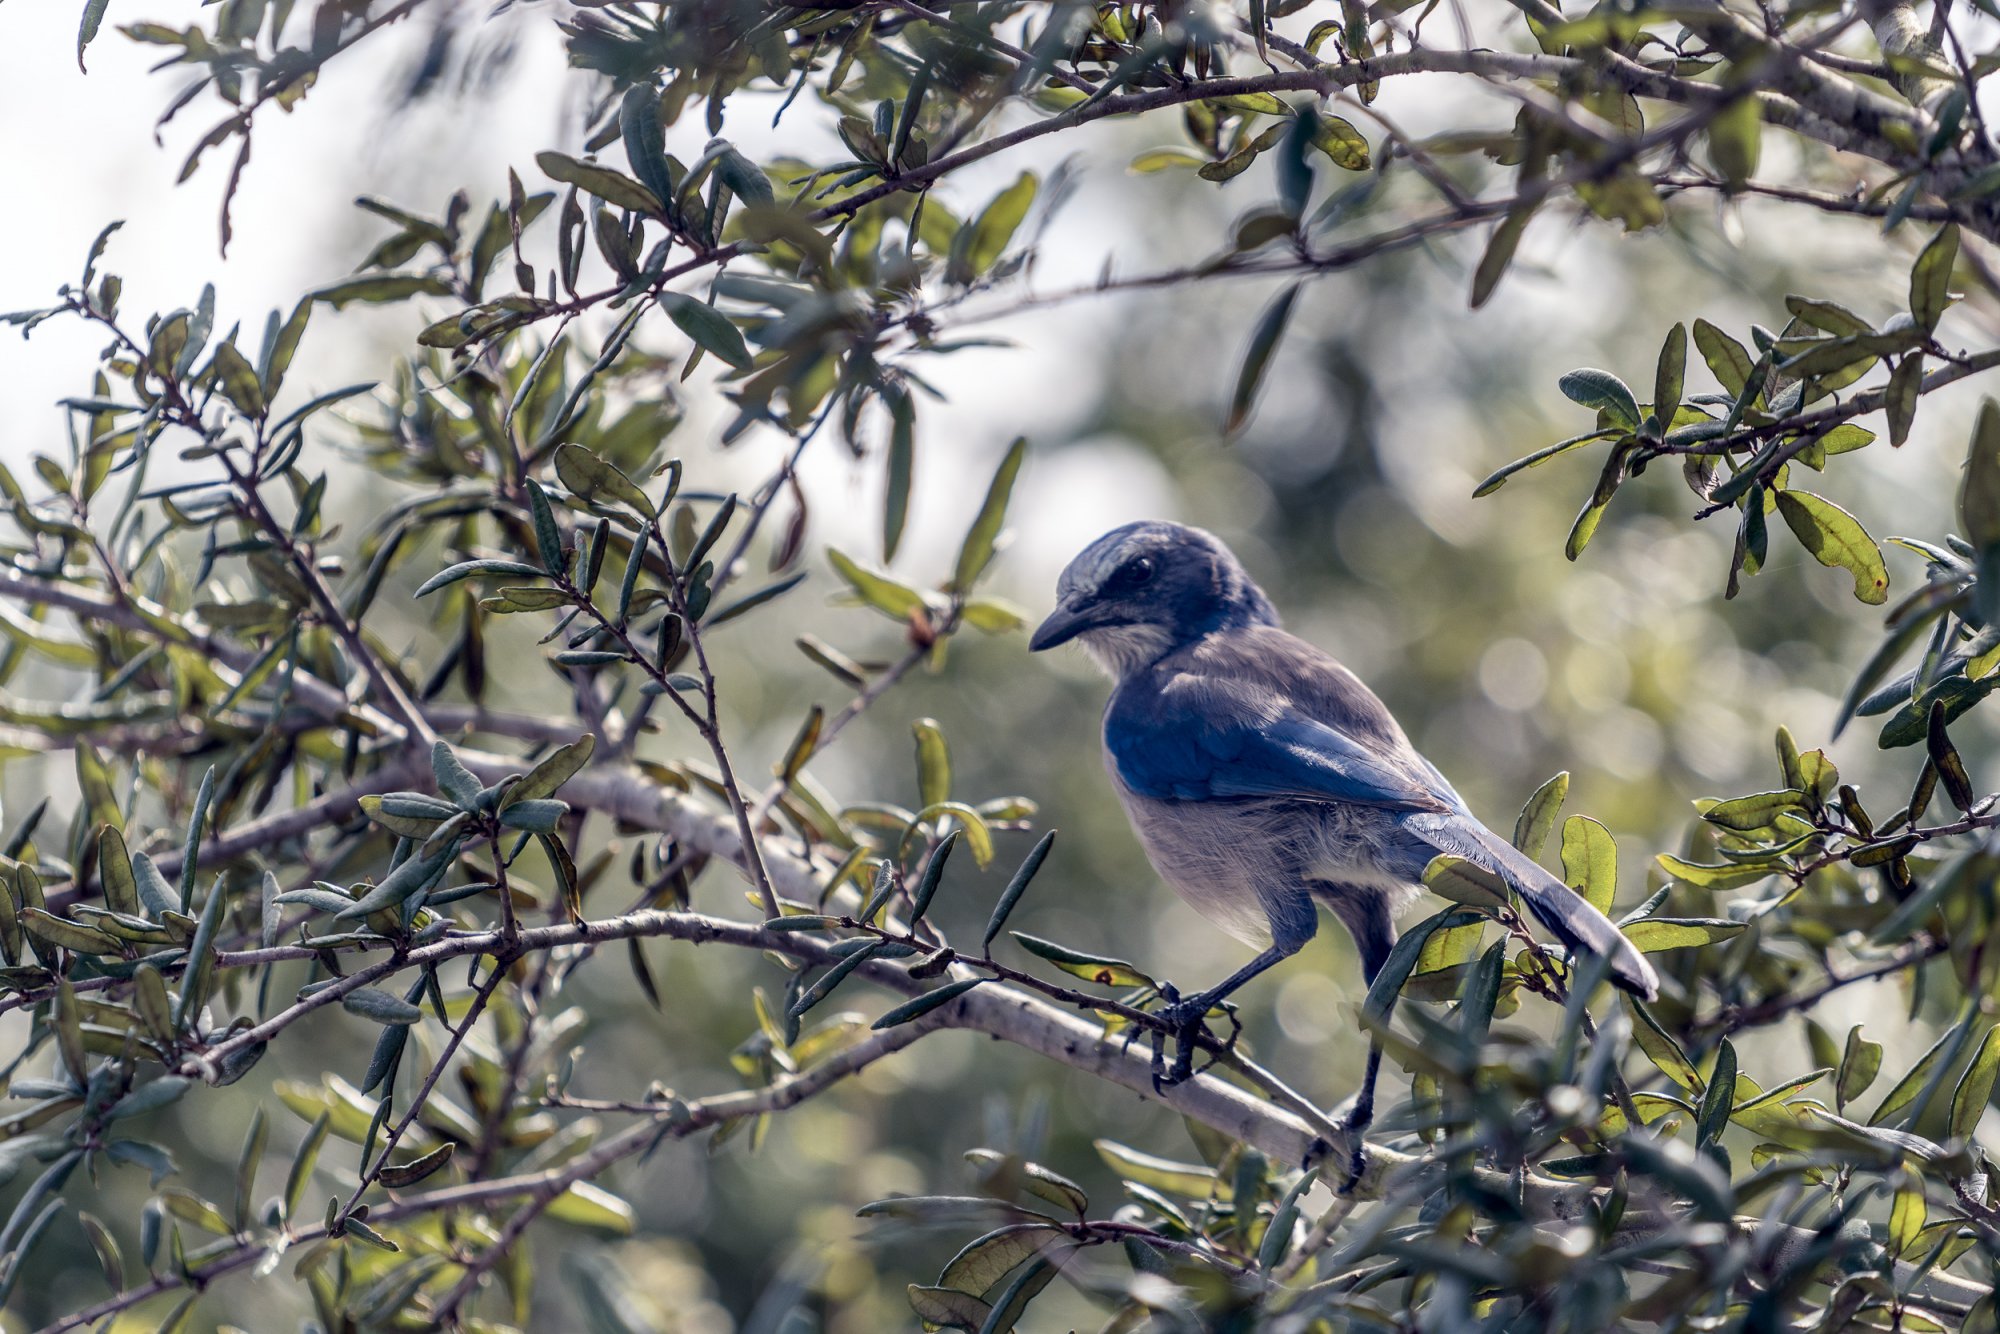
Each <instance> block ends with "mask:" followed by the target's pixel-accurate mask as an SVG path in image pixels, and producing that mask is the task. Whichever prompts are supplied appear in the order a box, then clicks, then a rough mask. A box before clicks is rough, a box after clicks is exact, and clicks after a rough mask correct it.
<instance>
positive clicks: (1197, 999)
mask: <svg viewBox="0 0 2000 1334" xmlns="http://www.w3.org/2000/svg"><path fill="white" fill-rule="evenodd" d="M1296 952H1297V947H1296V946H1294V947H1293V948H1292V949H1282V948H1280V947H1278V946H1276V945H1273V946H1271V948H1269V949H1267V950H1265V951H1264V952H1263V953H1261V954H1259V955H1258V956H1257V957H1256V958H1254V959H1252V960H1251V961H1250V962H1249V963H1246V964H1244V965H1243V966H1242V967H1241V968H1239V969H1237V970H1236V971H1235V972H1233V973H1231V974H1230V975H1229V976H1228V977H1225V978H1223V979H1222V981H1220V982H1218V983H1216V985H1214V986H1212V987H1210V988H1209V989H1208V990H1207V991H1198V992H1196V993H1195V994H1194V995H1192V996H1188V997H1185V998H1183V997H1182V996H1181V994H1180V992H1179V991H1177V990H1175V988H1174V985H1173V983H1171V982H1162V983H1161V984H1160V999H1161V1001H1162V1002H1164V1003H1163V1004H1162V1005H1161V1006H1160V1009H1159V1012H1158V1013H1159V1016H1160V1018H1161V1019H1162V1020H1164V1021H1165V1023H1166V1027H1165V1028H1163V1029H1155V1030H1154V1032H1153V1088H1154V1090H1155V1091H1160V1090H1164V1089H1166V1088H1169V1087H1171V1086H1172V1085H1175V1084H1179V1083H1182V1082H1184V1081H1186V1080H1187V1079H1190V1078H1192V1077H1193V1075H1194V1053H1195V1048H1196V1045H1197V1043H1198V1041H1199V1034H1200V1033H1201V1032H1202V1020H1203V1019H1205V1018H1206V1017H1207V1016H1208V1012H1209V1011H1210V1010H1213V1009H1214V1008H1215V1007H1216V1005H1218V1004H1219V1003H1220V1002H1221V1001H1222V999H1223V998H1224V997H1226V996H1228V995H1229V994H1230V993H1231V992H1233V991H1235V990H1236V989H1237V988H1238V987H1240V986H1242V985H1243V984H1244V983H1245V982H1248V981H1249V980H1250V979H1251V978H1253V977H1255V976H1257V974H1259V973H1261V972H1263V971H1264V970H1265V969H1266V968H1269V967H1271V966H1272V965H1273V964H1277V963H1281V962H1283V961H1284V960H1286V959H1288V958H1290V957H1291V956H1292V955H1293V954H1294V953H1296ZM1169 1035H1171V1036H1172V1037H1173V1039H1174V1041H1175V1049H1174V1063H1173V1066H1172V1067H1171V1068H1166V1065H1165V1057H1166V1044H1167V1038H1168V1036H1169Z"/></svg>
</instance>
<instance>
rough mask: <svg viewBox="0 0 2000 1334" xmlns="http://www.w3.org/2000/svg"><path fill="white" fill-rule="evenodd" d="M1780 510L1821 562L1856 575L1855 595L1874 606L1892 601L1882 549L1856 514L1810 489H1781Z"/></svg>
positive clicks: (1814, 557)
mask: <svg viewBox="0 0 2000 1334" xmlns="http://www.w3.org/2000/svg"><path fill="white" fill-rule="evenodd" d="M1778 513H1780V514H1782V515H1783V516H1784V518H1785V523H1786V524H1787V525H1788V526H1789V527H1790V528H1791V530H1792V533H1793V535H1794V536H1796V537H1797V538H1798V539H1799V542H1800V544H1801V545H1802V546H1804V547H1805V549H1806V550H1807V551H1809V552H1811V553H1812V556H1813V559H1815V560H1817V561H1818V562H1819V563H1820V564H1822V565H1826V566H1830V567H1834V566H1837V567H1839V568H1841V569H1844V570H1846V571H1847V572H1848V573H1849V574H1851V575H1853V576H1854V596H1855V597H1857V598H1859V599H1860V600H1861V601H1863V602H1865V603H1868V604H1870V605H1871V606H1872V605H1879V604H1881V603H1883V602H1887V601H1888V600H1889V568H1888V566H1886V565H1885V564H1883V562H1882V550H1881V548H1880V547H1878V546H1876V545H1875V539H1874V538H1872V537H1870V536H1868V530H1867V529H1865V528H1863V527H1862V526H1861V524H1860V522H1859V521H1858V520H1856V519H1855V517H1854V516H1853V515H1852V514H1849V513H1848V512H1847V511H1846V510H1844V509H1842V508H1841V507H1840V506H1838V505H1836V504H1834V503H1833V502H1832V501H1830V500H1827V499H1825V498H1824V497H1821V496H1816V495H1814V494H1813V493H1812V492H1810V491H1780V492H1778Z"/></svg>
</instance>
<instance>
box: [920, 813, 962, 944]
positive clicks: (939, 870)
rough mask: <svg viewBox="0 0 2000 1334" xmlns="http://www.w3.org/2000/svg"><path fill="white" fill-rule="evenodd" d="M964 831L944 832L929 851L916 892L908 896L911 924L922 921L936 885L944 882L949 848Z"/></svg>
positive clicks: (936, 890)
mask: <svg viewBox="0 0 2000 1334" xmlns="http://www.w3.org/2000/svg"><path fill="white" fill-rule="evenodd" d="M964 832H965V831H964V830H962V829H954V830H952V831H951V832H950V833H949V834H946V835H945V836H944V841H943V842H941V843H939V844H938V845H937V850H936V851H935V852H933V853H931V857H930V860H929V861H928V862H926V863H924V874H923V878H922V879H921V880H919V881H918V882H917V892H916V893H915V894H913V895H912V896H911V897H910V921H911V923H912V924H913V925H914V924H915V923H917V922H920V921H922V920H923V917H924V914H925V913H927V912H929V911H930V907H931V900H932V899H934V898H936V897H937V892H938V886H939V885H940V884H942V883H944V867H945V863H946V862H947V861H949V860H950V859H951V850H952V849H953V848H955V847H957V846H958V840H959V837H960V836H961V835H962V834H963V833H964Z"/></svg>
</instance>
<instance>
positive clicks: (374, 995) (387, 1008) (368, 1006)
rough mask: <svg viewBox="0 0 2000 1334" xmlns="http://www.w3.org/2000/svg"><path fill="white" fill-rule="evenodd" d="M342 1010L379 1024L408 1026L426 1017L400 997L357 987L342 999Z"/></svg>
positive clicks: (370, 988)
mask: <svg viewBox="0 0 2000 1334" xmlns="http://www.w3.org/2000/svg"><path fill="white" fill-rule="evenodd" d="M340 1004H341V1008H342V1009H344V1010H346V1011H347V1012H348V1013H350V1014H358V1015H360V1016H361V1017H362V1018H363V1019H373V1020H374V1021H375V1022H376V1023H378V1024H395V1025H398V1026H408V1025H410V1024H414V1023H417V1022H418V1021H419V1020H421V1019H422V1018H423V1017H424V1012H423V1011H422V1010H420V1009H418V1008H417V1007H416V1006H414V1005H412V1004H410V1003H409V1002H408V1001H406V1000H404V999H403V998H402V997H400V996H395V995H391V994H390V993H389V992H386V991H382V990H380V989H378V988H376V987H356V988H355V989H354V990H352V991H350V992H348V993H347V994H346V995H344V996H342V997H341V998H340Z"/></svg>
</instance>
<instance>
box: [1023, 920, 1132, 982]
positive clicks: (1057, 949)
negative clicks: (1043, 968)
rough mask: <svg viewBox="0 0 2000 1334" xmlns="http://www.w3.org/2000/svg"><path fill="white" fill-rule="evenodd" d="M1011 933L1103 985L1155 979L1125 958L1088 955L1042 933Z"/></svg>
mask: <svg viewBox="0 0 2000 1334" xmlns="http://www.w3.org/2000/svg"><path fill="white" fill-rule="evenodd" d="M1009 934H1010V935H1012V936H1013V937H1014V942H1015V943H1016V944H1018V945H1019V946H1020V947H1021V948H1022V949H1024V950H1026V951H1027V952H1028V953H1030V954H1033V955H1036V956H1037V957H1039V958H1043V959H1047V960H1048V961H1049V962H1050V963H1052V964H1054V965H1055V966H1056V967H1058V968H1060V969H1062V970H1063V971H1064V972H1065V973H1068V974H1070V975H1071V976H1073V977H1080V978H1082V979H1083V980H1084V981H1086V982H1095V983H1096V984H1097V985H1098V986H1101V987H1149V986H1152V985H1153V979H1152V978H1150V977H1147V976H1146V975H1145V974H1144V973H1142V972H1140V971H1139V970H1138V969H1137V968H1135V967H1133V966H1132V965H1131V964H1129V963H1126V962H1125V961H1124V960H1123V959H1114V958H1111V957H1110V956H1109V955H1103V954H1086V953H1085V952H1084V951H1082V950H1074V949H1071V948H1070V947H1069V946H1067V945H1058V944H1057V943H1056V942H1055V941H1053V940H1043V939H1042V938H1041V937H1040V936H1031V935H1028V934H1027V933H1026V932H1023V931H1014V932H1010V933H1009Z"/></svg>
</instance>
